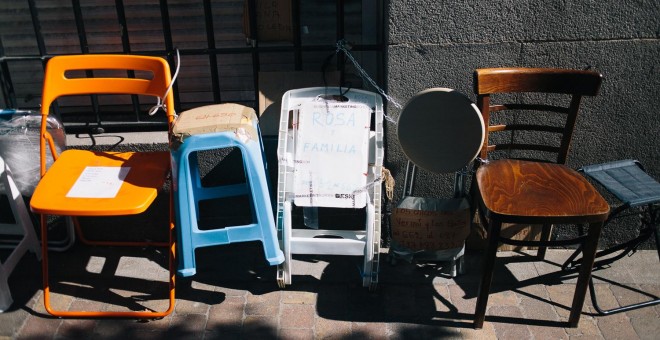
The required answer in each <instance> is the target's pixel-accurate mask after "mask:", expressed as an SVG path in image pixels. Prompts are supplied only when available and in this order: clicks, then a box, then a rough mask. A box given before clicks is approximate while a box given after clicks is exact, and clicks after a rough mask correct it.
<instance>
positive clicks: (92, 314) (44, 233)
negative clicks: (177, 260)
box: [41, 195, 176, 319]
mask: <svg viewBox="0 0 660 340" xmlns="http://www.w3.org/2000/svg"><path fill="white" fill-rule="evenodd" d="M172 206H173V199H172V197H171V195H170V223H169V224H170V226H169V242H168V243H153V242H151V243H148V242H102V241H101V242H98V241H93V242H91V244H96V245H114V246H117V245H124V246H136V245H138V246H139V245H151V246H154V245H155V246H167V247H168V251H169V256H168V258H169V261H168V262H169V263H168V269H169V306H168V308H167V310H165V311H163V312H153V311H140V312H137V311H61V310H55V309H53V307H52V306H51V304H50V285H49V283H48V223H47V218H46V215H41V240H42V241H41V253H42V261H41V269H42V275H43V290H44V308H45V309H46V311H47V312H48V313H49V314H51V315H53V316H56V317H63V318H127V319H157V318H162V317H165V316H167V315H169V314H170V313H172V311H173V310H174V304H175V291H174V286H175V282H174V280H175V271H174V256H175V251H176V245H175V242H174V216H173V213H172V211H173V210H172ZM75 223H76V227H77V228H78V226H77V221H76V222H75Z"/></svg>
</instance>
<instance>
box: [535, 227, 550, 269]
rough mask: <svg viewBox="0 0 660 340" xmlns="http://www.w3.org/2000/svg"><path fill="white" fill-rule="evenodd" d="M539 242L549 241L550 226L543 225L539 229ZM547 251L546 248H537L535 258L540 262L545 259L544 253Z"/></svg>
mask: <svg viewBox="0 0 660 340" xmlns="http://www.w3.org/2000/svg"><path fill="white" fill-rule="evenodd" d="M541 228H542V229H541V242H548V241H550V235H552V224H544V225H543V226H542V227H541ZM547 249H548V247H546V246H544V245H542V246H539V249H538V250H537V251H536V258H537V259H538V260H539V261H541V260H543V259H545V252H546V250H547Z"/></svg>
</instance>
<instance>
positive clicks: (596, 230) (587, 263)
mask: <svg viewBox="0 0 660 340" xmlns="http://www.w3.org/2000/svg"><path fill="white" fill-rule="evenodd" d="M602 227H603V223H602V222H598V223H591V224H589V231H588V232H587V239H586V240H585V242H584V248H583V252H582V263H581V264H580V273H579V275H578V281H577V284H576V285H575V294H574V295H573V305H572V306H571V314H570V316H569V318H568V323H569V325H570V327H577V326H578V323H579V322H580V314H581V313H582V306H583V305H584V299H585V295H586V294H587V289H588V287H589V280H590V279H591V269H592V267H593V265H594V260H595V259H596V251H597V248H598V239H599V238H600V232H601V229H602Z"/></svg>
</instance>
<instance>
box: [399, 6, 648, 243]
mask: <svg viewBox="0 0 660 340" xmlns="http://www.w3.org/2000/svg"><path fill="white" fill-rule="evenodd" d="M386 8H387V13H386V15H387V23H388V26H389V27H388V28H387V29H386V32H387V33H388V37H387V38H386V39H387V44H388V47H387V72H388V74H387V86H388V93H389V94H390V95H391V96H393V97H394V98H396V99H397V100H398V101H399V102H400V103H401V104H404V103H405V102H406V100H408V99H409V98H410V97H412V96H413V95H414V94H415V93H417V92H418V91H421V90H424V89H427V88H432V87H449V88H453V89H456V90H457V91H460V92H462V93H464V94H466V95H467V96H468V97H469V98H471V99H472V100H475V95H474V94H473V92H472V72H473V70H474V69H476V68H483V67H501V66H528V67H566V68H575V69H591V70H596V71H599V72H601V73H602V74H603V76H604V82H603V85H602V87H601V92H600V94H599V95H598V96H597V97H587V98H585V99H584V100H583V105H582V110H581V113H580V116H579V117H578V122H577V126H576V131H575V134H574V138H573V143H572V147H571V151H570V153H569V160H568V165H569V166H571V167H573V168H578V167H580V166H581V165H585V164H592V163H598V162H605V161H609V160H616V159H625V158H633V159H638V160H640V161H641V162H642V163H643V164H644V165H645V166H646V168H647V170H648V172H649V173H650V174H651V175H652V176H654V177H655V178H658V179H660V118H659V117H658V112H657V108H658V107H660V1H658V0H636V1H620V0H543V1H541V0H489V1H484V0H470V1H466V0H463V1H459V0H448V1H434V0H406V1H403V0H390V1H389V3H388V4H387V6H386ZM387 109H388V112H389V114H390V115H391V116H394V117H396V116H397V115H398V113H399V112H400V110H398V109H396V108H395V107H394V106H393V105H391V104H390V105H388V106H387ZM387 140H388V143H387V155H386V165H387V167H388V168H389V169H390V170H391V171H392V173H393V174H394V175H395V179H396V181H397V183H398V184H400V183H403V172H404V171H405V161H406V158H405V156H404V155H403V153H402V151H401V148H400V147H399V146H398V143H397V140H396V127H395V126H394V125H392V124H388V126H387ZM417 179H418V182H417V185H416V188H415V194H416V195H420V196H427V197H446V196H450V195H451V193H452V186H453V175H452V174H446V175H438V174H430V173H424V172H421V173H420V174H419V175H418V177H417ZM401 193H402V187H401V186H400V185H397V188H396V195H397V197H400V195H401ZM634 230H636V226H635V225H634V223H633V222H630V223H628V224H627V225H625V227H624V228H608V230H606V231H605V233H604V240H603V242H602V243H601V246H603V245H606V244H609V243H611V241H613V240H616V239H619V240H620V239H621V238H622V237H625V236H624V235H625V234H628V233H631V232H634Z"/></svg>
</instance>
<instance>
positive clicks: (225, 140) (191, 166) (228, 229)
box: [170, 104, 284, 276]
mask: <svg viewBox="0 0 660 340" xmlns="http://www.w3.org/2000/svg"><path fill="white" fill-rule="evenodd" d="M257 123H258V121H257V116H256V114H255V112H254V110H253V109H251V108H248V107H245V106H242V105H238V104H218V105H209V106H203V107H199V108H195V109H192V110H188V111H185V112H183V113H181V115H180V116H179V117H178V118H177V121H176V123H175V125H174V129H173V136H174V138H175V140H173V141H171V143H170V144H171V152H172V160H173V162H174V165H173V167H172V168H173V174H174V175H173V180H174V181H175V193H174V206H175V213H176V222H177V226H178V228H177V238H178V240H177V241H178V243H177V249H178V263H179V265H178V274H179V275H181V276H191V275H194V274H195V273H196V265H195V249H197V248H200V247H208V246H215V245H223V244H229V243H236V242H247V241H261V242H262V244H263V249H264V252H265V258H266V260H267V261H268V263H269V264H270V265H277V264H280V263H282V262H283V261H284V255H283V253H282V251H281V250H280V248H279V243H278V240H277V230H276V229H275V220H274V217H273V210H272V205H271V200H270V196H269V190H268V178H267V175H266V174H267V172H266V163H265V158H264V154H263V142H262V140H261V134H260V132H259V126H258V124H257ZM226 148H236V149H238V150H240V153H241V156H242V160H243V170H244V173H245V182H244V183H238V184H218V185H215V186H204V185H203V184H202V180H201V176H200V168H199V167H200V165H199V160H198V155H199V154H198V153H199V152H202V151H210V150H217V149H226ZM219 166H223V165H222V164H220V165H219ZM238 196H247V197H248V200H249V204H250V205H251V207H250V211H251V215H252V216H251V219H252V221H251V223H247V224H242V225H231V226H224V227H223V228H207V227H206V226H205V227H204V229H201V228H200V225H199V224H200V202H203V201H211V200H216V199H224V198H231V197H238ZM237 202H240V201H237ZM237 204H240V203H237ZM216 217H221V216H216Z"/></svg>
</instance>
